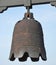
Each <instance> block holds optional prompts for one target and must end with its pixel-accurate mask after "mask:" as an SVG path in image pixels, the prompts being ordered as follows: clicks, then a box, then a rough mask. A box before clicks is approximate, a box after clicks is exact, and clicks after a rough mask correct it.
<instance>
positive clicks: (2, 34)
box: [0, 4, 56, 65]
mask: <svg viewBox="0 0 56 65" xmlns="http://www.w3.org/2000/svg"><path fill="white" fill-rule="evenodd" d="M25 12H26V9H25V7H13V8H9V9H8V10H6V11H4V13H1V14H0V65H56V8H55V7H54V6H51V5H49V4H46V5H34V6H33V8H32V9H31V12H33V14H34V18H35V19H36V20H37V21H39V22H40V23H41V25H42V28H43V33H44V42H45V48H46V53H47V61H43V60H42V59H41V58H40V60H39V61H38V62H32V61H31V59H30V58H28V60H27V61H26V62H19V61H18V60H17V59H16V60H15V61H14V62H11V61H10V60H9V54H10V49H11V42H12V35H13V29H14V26H15V24H16V22H17V21H19V20H21V19H22V18H23V17H24V13H25Z"/></svg>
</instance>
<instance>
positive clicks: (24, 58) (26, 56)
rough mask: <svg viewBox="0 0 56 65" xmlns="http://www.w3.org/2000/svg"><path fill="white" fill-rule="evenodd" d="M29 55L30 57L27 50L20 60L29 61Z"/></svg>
mask: <svg viewBox="0 0 56 65" xmlns="http://www.w3.org/2000/svg"><path fill="white" fill-rule="evenodd" d="M28 57H29V54H28V53H27V52H25V53H24V55H23V56H22V57H21V58H18V59H19V61H21V62H24V61H27V58H28Z"/></svg>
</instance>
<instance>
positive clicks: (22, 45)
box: [9, 13, 47, 61]
mask: <svg viewBox="0 0 56 65" xmlns="http://www.w3.org/2000/svg"><path fill="white" fill-rule="evenodd" d="M27 57H30V58H31V60H32V61H38V60H39V57H41V58H42V59H43V60H46V59H47V58H46V51H45V47H44V40H43V31H42V27H41V24H40V23H39V22H38V21H36V20H35V19H34V18H33V14H32V13H25V16H24V18H23V20H21V21H18V22H17V23H16V25H15V28H14V32H13V39H12V47H11V52H10V57H9V59H10V60H11V61H14V60H15V59H16V58H18V59H19V61H26V60H27Z"/></svg>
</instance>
